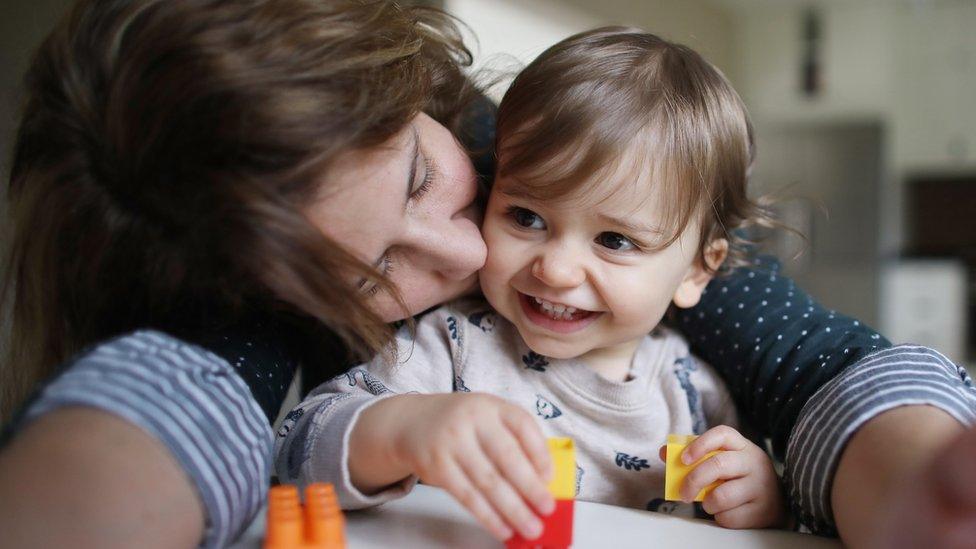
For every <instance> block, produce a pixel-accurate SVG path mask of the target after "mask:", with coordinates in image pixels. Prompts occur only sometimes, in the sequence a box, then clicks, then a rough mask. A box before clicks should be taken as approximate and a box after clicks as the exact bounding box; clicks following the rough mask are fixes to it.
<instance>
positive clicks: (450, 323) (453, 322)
mask: <svg viewBox="0 0 976 549" xmlns="http://www.w3.org/2000/svg"><path fill="white" fill-rule="evenodd" d="M447 331H449V332H451V339H453V340H454V341H457V338H458V326H457V319H456V318H454V317H453V316H449V317H447Z"/></svg>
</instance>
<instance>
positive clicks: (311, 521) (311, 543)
mask: <svg viewBox="0 0 976 549" xmlns="http://www.w3.org/2000/svg"><path fill="white" fill-rule="evenodd" d="M344 527H345V519H344V518H343V516H342V511H341V510H340V509H339V500H338V499H337V498H336V494H335V489H334V488H333V487H332V485H331V484H322V483H318V484H310V485H309V486H307V487H306V488H305V505H302V504H301V502H300V501H299V499H298V487H296V486H293V485H280V486H275V487H273V488H271V493H270V494H268V521H267V529H266V531H265V539H264V549H344V548H345V546H346V539H345V533H344V531H343V530H344Z"/></svg>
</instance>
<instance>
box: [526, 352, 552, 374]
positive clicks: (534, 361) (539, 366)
mask: <svg viewBox="0 0 976 549" xmlns="http://www.w3.org/2000/svg"><path fill="white" fill-rule="evenodd" d="M522 364H525V367H526V368H528V369H529V370H535V371H537V372H545V371H546V366H548V365H549V360H547V359H546V357H544V356H542V355H540V354H538V353H536V352H535V351H529V352H528V354H525V355H522Z"/></svg>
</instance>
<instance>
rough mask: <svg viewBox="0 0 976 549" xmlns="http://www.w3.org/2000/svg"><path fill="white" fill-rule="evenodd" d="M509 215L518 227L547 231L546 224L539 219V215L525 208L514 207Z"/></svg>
mask: <svg viewBox="0 0 976 549" xmlns="http://www.w3.org/2000/svg"><path fill="white" fill-rule="evenodd" d="M509 214H510V215H511V216H512V219H513V220H514V221H515V223H516V224H517V225H519V226H520V227H523V228H526V229H545V228H546V222H545V221H543V220H542V218H541V217H539V214H537V213H535V212H533V211H532V210H527V209H525V208H519V207H513V208H511V209H509Z"/></svg>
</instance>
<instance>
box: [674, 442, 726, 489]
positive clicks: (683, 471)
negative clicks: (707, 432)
mask: <svg viewBox="0 0 976 549" xmlns="http://www.w3.org/2000/svg"><path fill="white" fill-rule="evenodd" d="M696 438H698V437H697V436H695V435H668V452H667V456H666V457H665V469H664V499H666V500H668V501H680V500H681V496H680V495H678V494H679V491H680V490H681V483H682V482H683V481H684V480H685V477H686V476H687V475H688V473H689V472H691V470H692V469H694V468H695V467H697V466H698V464H699V463H701V462H703V461H705V460H706V459H708V458H710V457H712V456H714V455H715V454H717V453H718V452H709V453H707V454H705V456H704V457H703V458H701V459H699V460H698V461H696V462H694V463H692V464H691V465H685V464H684V463H682V462H681V452H684V450H685V447H686V446H688V445H689V444H691V441H693V440H695V439H696ZM719 484H722V481H716V482H713V483H711V484H709V485H708V486H706V487H705V488H702V490H701V491H700V492H698V495H697V496H695V501H702V500H704V499H705V496H707V495H708V493H709V492H711V491H712V490H714V489H715V487H716V486H718V485H719Z"/></svg>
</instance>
